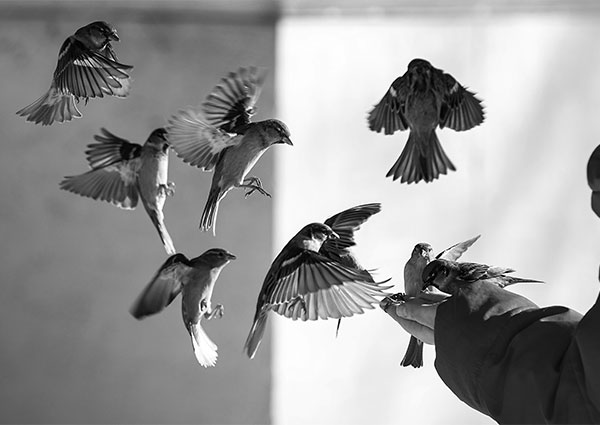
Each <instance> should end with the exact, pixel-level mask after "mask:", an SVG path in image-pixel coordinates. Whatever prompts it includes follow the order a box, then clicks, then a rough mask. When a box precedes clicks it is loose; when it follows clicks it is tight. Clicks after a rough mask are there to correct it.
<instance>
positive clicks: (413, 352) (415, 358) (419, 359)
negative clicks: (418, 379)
mask: <svg viewBox="0 0 600 425" xmlns="http://www.w3.org/2000/svg"><path fill="white" fill-rule="evenodd" d="M400 365H401V366H404V367H407V366H412V367H421V366H423V341H421V340H419V339H417V338H415V337H414V336H411V337H410V342H409V343H408V348H407V349H406V354H404V358H403V359H402V362H400Z"/></svg>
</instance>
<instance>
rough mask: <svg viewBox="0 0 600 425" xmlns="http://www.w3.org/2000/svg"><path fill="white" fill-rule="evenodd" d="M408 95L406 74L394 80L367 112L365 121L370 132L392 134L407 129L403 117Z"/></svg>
mask: <svg viewBox="0 0 600 425" xmlns="http://www.w3.org/2000/svg"><path fill="white" fill-rule="evenodd" d="M407 93H408V79H407V77H406V74H404V75H402V76H401V77H398V78H396V80H394V82H393V83H392V85H391V86H390V88H389V89H388V91H387V92H386V93H385V95H384V96H383V98H382V99H381V100H380V101H379V103H378V104H377V105H375V107H374V108H373V109H372V110H371V111H370V112H369V116H368V117H367V121H368V123H369V128H370V129H371V130H372V131H376V132H377V133H380V132H381V131H382V130H383V132H384V134H393V133H394V132H396V131H398V130H400V131H403V130H406V129H408V123H407V122H406V118H405V117H404V115H403V110H404V103H405V101H406V96H407Z"/></svg>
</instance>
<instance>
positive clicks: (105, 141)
mask: <svg viewBox="0 0 600 425" xmlns="http://www.w3.org/2000/svg"><path fill="white" fill-rule="evenodd" d="M101 131H102V135H96V136H94V139H96V140H97V141H98V143H92V144H89V145H88V150H86V152H85V153H86V156H87V160H88V163H89V165H90V167H91V168H92V169H91V170H90V171H88V172H86V173H83V174H79V175H76V176H68V177H65V178H64V180H63V181H62V182H61V183H60V188H61V189H63V190H66V191H68V192H72V193H76V194H78V195H81V196H85V197H87V198H92V199H95V200H100V201H106V202H109V203H111V204H113V205H116V206H118V207H120V208H124V209H133V208H135V207H136V205H137V203H138V189H137V173H138V170H139V167H140V161H141V160H140V154H141V150H142V147H141V146H140V145H138V144H136V143H131V142H129V141H127V140H125V139H122V138H120V137H117V136H115V135H114V134H112V133H110V132H109V131H108V130H106V129H104V128H103V129H102V130H101Z"/></svg>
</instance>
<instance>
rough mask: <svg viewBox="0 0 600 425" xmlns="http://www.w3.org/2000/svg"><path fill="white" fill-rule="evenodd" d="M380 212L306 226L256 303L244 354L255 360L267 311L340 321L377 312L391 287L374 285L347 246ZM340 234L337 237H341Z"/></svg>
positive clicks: (355, 212)
mask: <svg viewBox="0 0 600 425" xmlns="http://www.w3.org/2000/svg"><path fill="white" fill-rule="evenodd" d="M379 209H380V205H379V204H367V205H360V206H357V207H354V208H350V209H348V210H346V211H343V212H341V213H339V214H336V215H334V216H333V217H331V218H329V219H328V220H326V222H329V223H330V224H331V226H333V227H330V226H329V225H327V224H322V223H311V224H308V225H306V226H304V227H303V228H302V230H300V231H299V232H298V233H297V234H296V235H295V236H294V237H293V238H292V239H291V240H290V241H289V242H288V243H287V245H286V246H285V247H284V248H283V249H282V250H281V252H280V253H279V255H278V256H277V257H276V258H275V260H274V261H273V263H272V264H271V268H270V269H269V271H268V272H267V276H266V277H265V280H264V282H263V285H262V288H261V290H260V293H259V295H258V300H257V304H256V314H255V315H254V322H253V324H252V328H251V329H250V333H249V334H248V338H247V339H246V343H245V345H244V350H245V351H246V354H247V355H248V357H250V358H253V357H254V355H255V354H256V350H257V349H258V346H259V344H260V342H261V340H262V337H263V334H264V331H265V326H266V323H267V316H268V313H269V311H271V310H273V311H274V312H276V313H278V314H280V315H282V316H285V317H288V318H291V319H292V320H297V319H300V320H302V321H306V320H318V319H328V318H333V319H340V318H342V317H350V316H353V315H355V314H361V313H363V312H364V310H365V309H371V308H374V305H375V304H377V303H378V300H377V298H376V297H384V296H385V295H386V292H385V290H386V289H389V286H384V285H382V284H383V283H385V282H375V281H374V280H373V277H372V276H371V274H370V273H369V272H368V271H366V270H364V269H362V267H360V266H358V263H357V262H356V259H355V258H354V257H353V256H351V255H350V253H349V251H348V247H350V246H353V245H355V242H354V230H356V229H357V228H358V226H359V225H360V224H361V223H363V222H364V221H366V219H367V218H368V217H369V216H371V215H372V214H375V213H376V212H378V211H379ZM338 232H339V233H338Z"/></svg>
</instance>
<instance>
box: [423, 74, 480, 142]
mask: <svg viewBox="0 0 600 425" xmlns="http://www.w3.org/2000/svg"><path fill="white" fill-rule="evenodd" d="M435 71H436V73H437V75H438V78H436V79H435V81H436V82H439V84H440V85H441V87H440V88H439V90H440V92H441V93H443V94H444V96H443V100H444V101H443V103H442V108H441V111H440V128H444V127H449V128H451V129H453V130H456V131H465V130H469V129H471V128H473V127H475V126H477V125H479V124H481V123H482V122H483V120H484V112H483V106H482V105H481V100H479V99H477V97H475V94H474V93H472V92H470V91H469V90H467V89H466V88H464V87H463V86H461V85H460V84H459V83H458V81H456V80H455V79H454V77H452V76H451V75H450V74H446V73H444V72H443V71H441V70H439V69H436V70H435Z"/></svg>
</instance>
